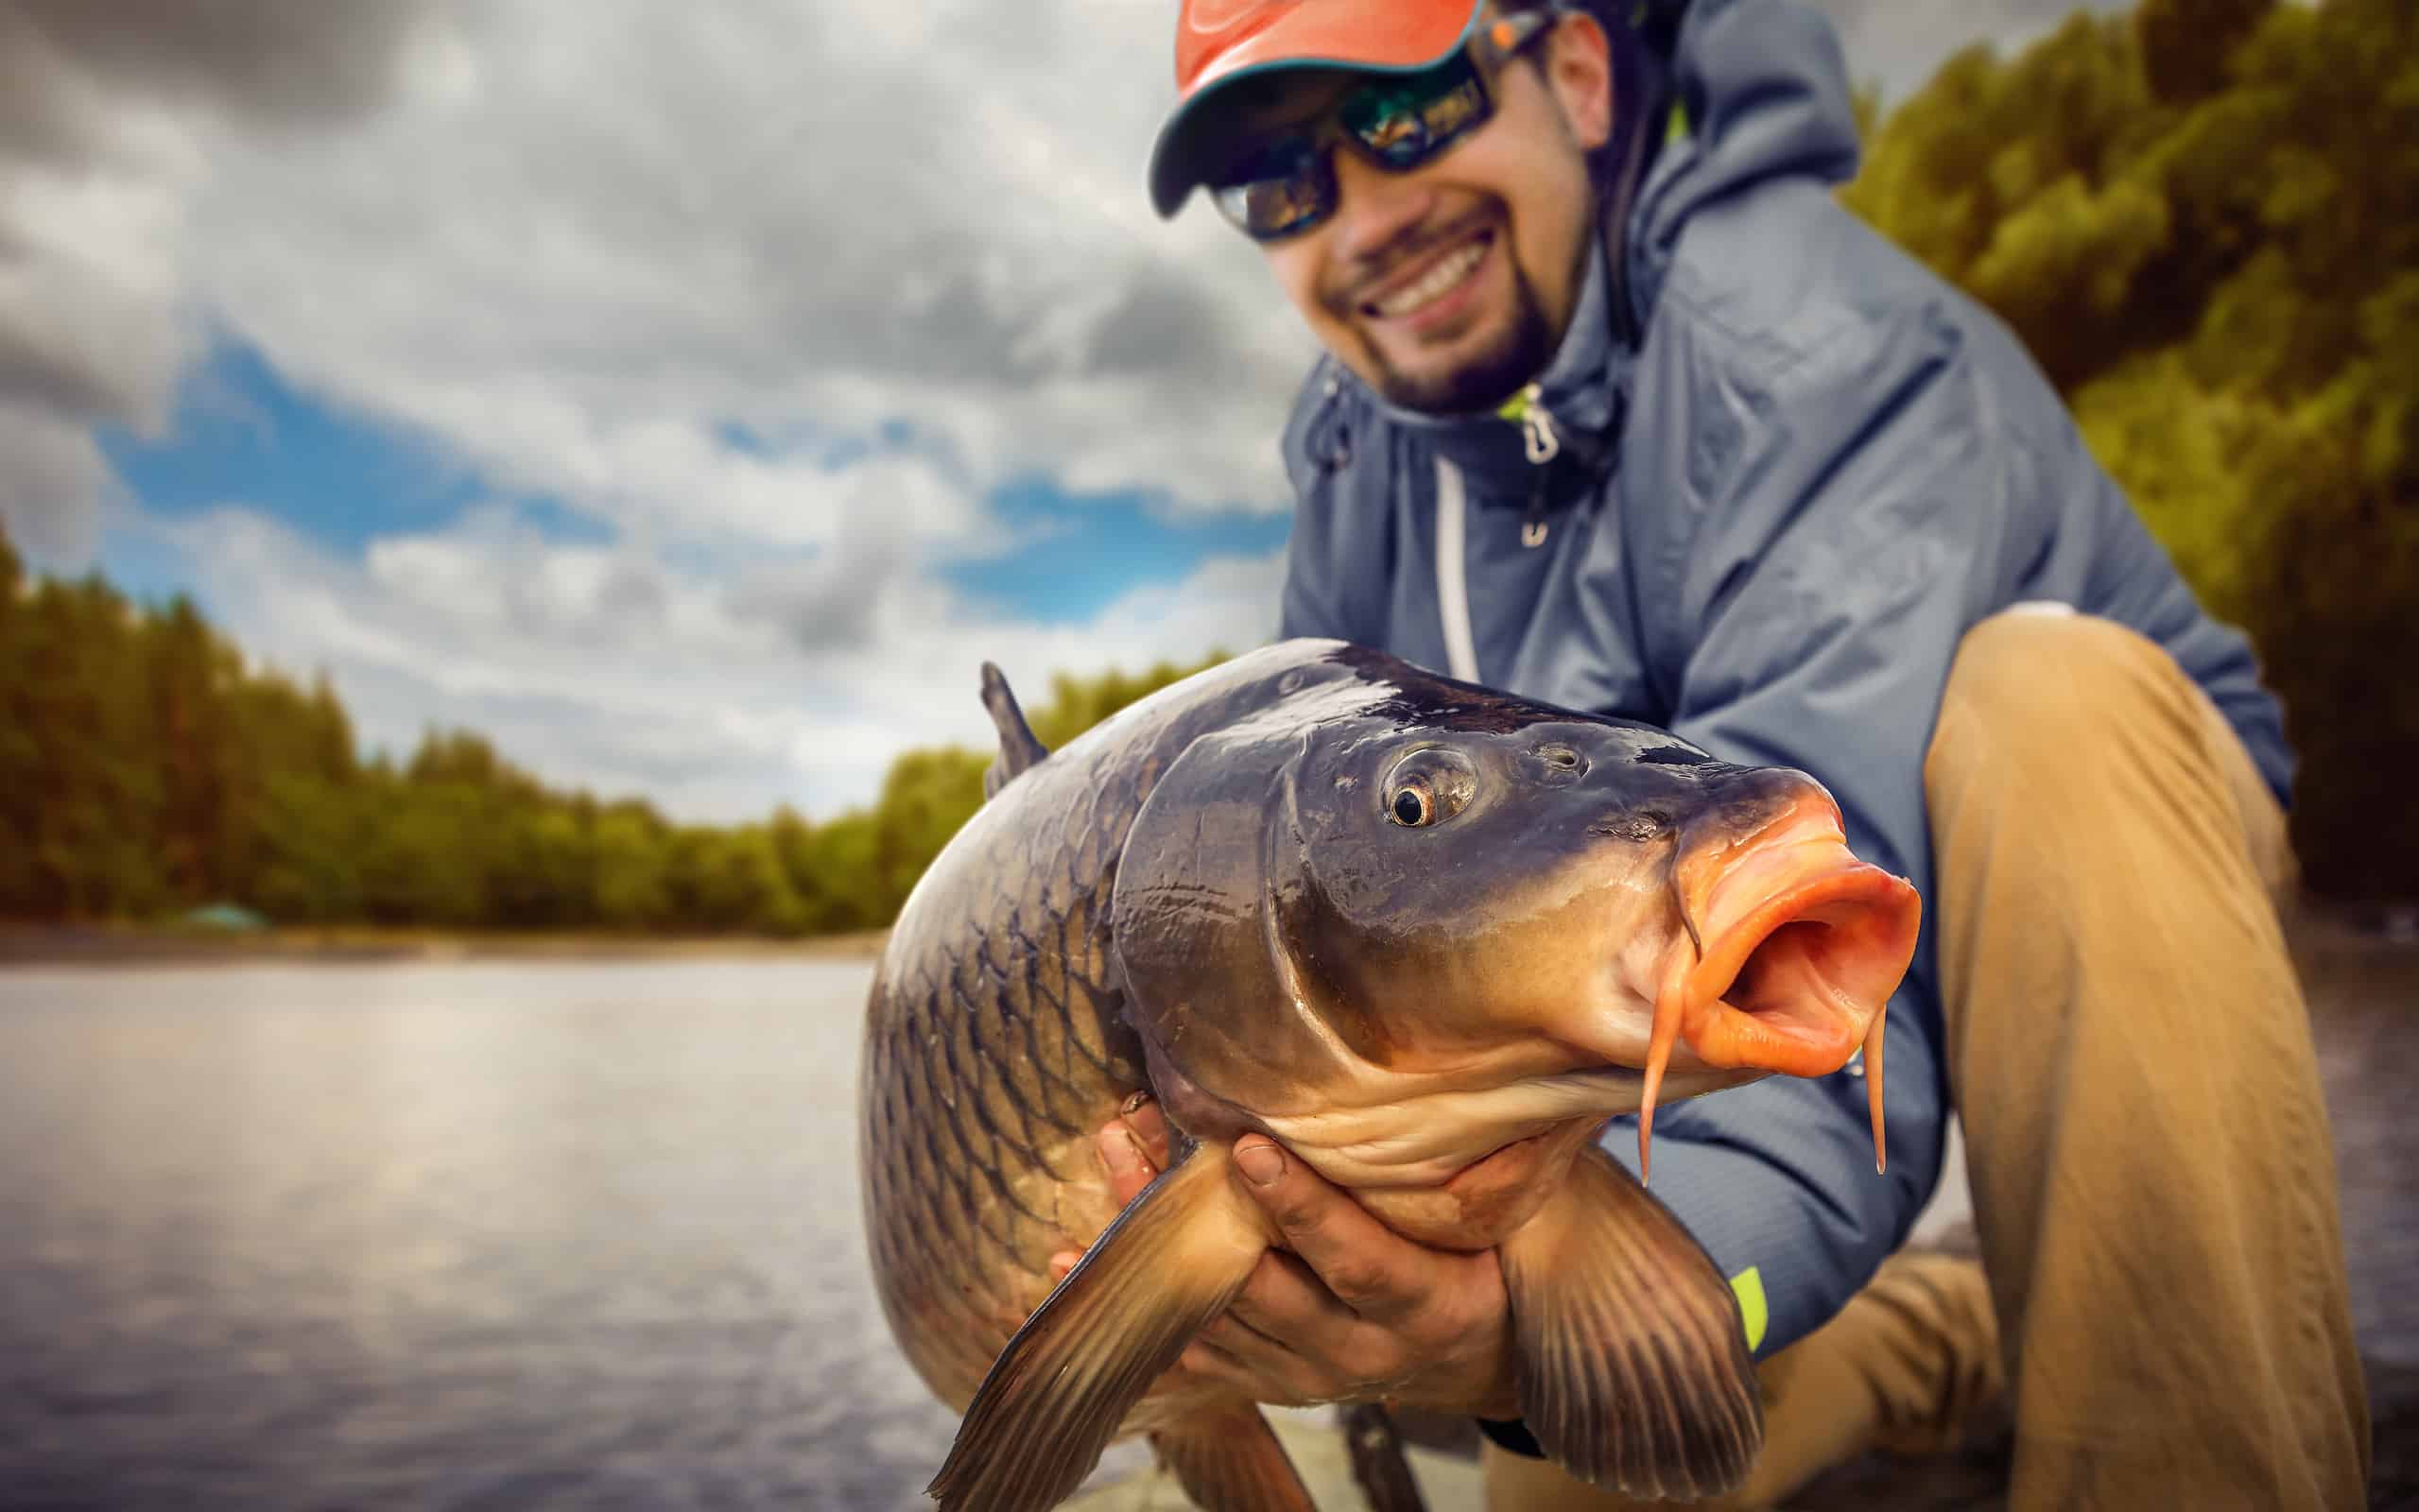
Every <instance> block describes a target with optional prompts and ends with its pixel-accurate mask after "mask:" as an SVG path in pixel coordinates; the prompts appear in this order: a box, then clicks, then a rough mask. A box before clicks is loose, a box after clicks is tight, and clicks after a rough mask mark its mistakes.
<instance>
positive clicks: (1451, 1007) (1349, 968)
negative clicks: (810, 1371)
mask: <svg viewBox="0 0 2419 1512" xmlns="http://www.w3.org/2000/svg"><path fill="white" fill-rule="evenodd" d="M1390 687H1391V696H1387V697H1383V698H1374V699H1370V700H1368V701H1366V702H1365V703H1363V704H1362V705H1360V706H1358V707H1350V708H1338V707H1334V706H1333V705H1332V703H1331V704H1330V706H1329V707H1326V708H1323V709H1317V710H1310V711H1305V717H1302V718H1299V719H1295V720H1290V721H1288V720H1287V719H1283V718H1268V719H1263V720H1261V721H1259V722H1258V723H1257V724H1256V726H1254V727H1247V728H1245V729H1240V730H1235V731H1231V732H1226V733H1224V734H1222V735H1221V736H1219V737H1217V738H1215V739H1214V740H1212V741H1210V742H1208V743H1206V744H1204V743H1196V745H1195V747H1193V748H1192V749H1189V750H1187V751H1186V753H1185V754H1184V756H1183V757H1181V758H1180V759H1179V760H1178V761H1177V762H1176V763H1175V764H1174V765H1172V766H1171V767H1170V769H1169V770H1168V772H1167V773H1166V775H1165V776H1164V778H1163V779H1162V781H1161V782H1160V784H1159V786H1158V788H1157V789H1156V790H1155V791H1154V793H1153V795H1152V798H1151V799H1150V800H1149V803H1147V804H1146V805H1145V808H1144V811H1143V813H1142V815H1141V816H1139V817H1138V818H1137V820H1136V824H1135V828H1134V832H1133V834H1132V837H1130V839H1129V841H1128V845H1127V850H1126V854H1125V857H1124V859H1123V861H1122V863H1121V867H1120V874H1119V881H1118V884H1117V889H1118V890H1117V898H1116V921H1117V931H1116V932H1117V938H1118V950H1119V954H1120V957H1121V960H1122V963H1123V965H1124V968H1125V971H1126V975H1127V981H1128V988H1129V994H1130V1000H1131V1001H1130V1004H1129V1008H1128V1013H1129V1017H1130V1019H1132V1021H1133V1022H1134V1023H1135V1026H1136V1028H1137V1029H1138V1030H1139V1031H1140V1033H1141V1036H1142V1038H1143V1040H1144V1042H1145V1045H1146V1048H1147V1050H1148V1051H1149V1055H1150V1057H1151V1062H1152V1069H1153V1076H1154V1082H1155V1084H1156V1085H1158V1086H1159V1088H1160V1091H1161V1094H1162V1096H1163V1098H1164V1099H1165V1100H1166V1103H1167V1105H1168V1111H1169V1114H1170V1116H1171V1117H1173V1118H1175V1119H1176V1120H1177V1121H1178V1122H1179V1123H1180V1125H1185V1126H1187V1127H1188V1128H1192V1129H1193V1131H1194V1132H1196V1133H1197V1134H1202V1135H1204V1136H1216V1135H1225V1136H1226V1137H1234V1136H1235V1135H1238V1134H1239V1133H1240V1132H1242V1131H1243V1130H1245V1129H1250V1128H1256V1129H1259V1130H1261V1131H1263V1132H1267V1133H1269V1134H1270V1135H1272V1136H1273V1137H1275V1138H1277V1139H1279V1140H1280V1141H1281V1142H1283V1143H1286V1144H1287V1145H1288V1147H1290V1148H1293V1149H1294V1150H1296V1151H1297V1152H1298V1153H1300V1154H1301V1155H1302V1156H1303V1157H1304V1158H1305V1160H1309V1161H1310V1162H1311V1163H1312V1164H1313V1166H1314V1167H1316V1168H1318V1169H1319V1170H1320V1171H1321V1172H1322V1174H1323V1175H1325V1176H1327V1177H1329V1178H1330V1179H1331V1180H1336V1181H1338V1182H1339V1184H1342V1185H1345V1186H1347V1187H1349V1188H1352V1189H1353V1190H1355V1191H1356V1193H1357V1194H1360V1195H1361V1196H1362V1198H1363V1200H1364V1201H1365V1202H1369V1203H1371V1205H1372V1206H1373V1207H1374V1209H1376V1210H1377V1211H1379V1212H1380V1213H1381V1215H1382V1216H1386V1217H1388V1218H1389V1221H1390V1222H1394V1223H1395V1224H1396V1227H1398V1228H1403V1229H1406V1231H1411V1232H1415V1233H1417V1234H1420V1235H1421V1236H1423V1237H1428V1238H1430V1239H1432V1240H1436V1241H1438V1242H1448V1241H1452V1240H1456V1239H1458V1240H1460V1241H1461V1242H1465V1243H1469V1244H1472V1245H1477V1244H1484V1243H1492V1242H1494V1241H1495V1238H1499V1237H1500V1232H1499V1231H1500V1230H1501V1229H1503V1228H1504V1227H1505V1226H1506V1225H1508V1224H1512V1223H1516V1222H1517V1221H1518V1219H1519V1217H1520V1216H1521V1212H1520V1209H1521V1207H1522V1205H1523V1202H1524V1201H1525V1200H1526V1199H1525V1198H1524V1197H1523V1194H1524V1193H1527V1192H1529V1190H1531V1189H1532V1188H1534V1187H1536V1186H1537V1185H1538V1184H1539V1182H1540V1180H1541V1179H1542V1180H1546V1181H1550V1179H1551V1177H1552V1176H1553V1174H1554V1169H1555V1168H1556V1167H1558V1166H1560V1165H1561V1164H1563V1163H1565V1162H1566V1161H1567V1160H1569V1159H1570V1158H1571V1157H1572V1156H1574V1155H1575V1154H1576V1153H1577V1151H1578V1150H1579V1149H1580V1148H1581V1147H1582V1146H1583V1145H1584V1143H1586V1136H1587V1135H1589V1134H1592V1132H1593V1131H1594V1130H1595V1129H1596V1128H1598V1126H1600V1125H1601V1124H1602V1122H1603V1120H1605V1119H1606V1118H1608V1117H1610V1116H1613V1115H1615V1114H1617V1113H1624V1112H1632V1111H1640V1112H1642V1113H1644V1112H1650V1109H1651V1107H1652V1106H1653V1103H1654V1100H1655V1099H1656V1098H1658V1097H1660V1098H1662V1099H1663V1100H1666V1101H1668V1100H1670V1099H1672V1098H1676V1097H1685V1096H1690V1095H1695V1094H1697V1093H1701V1092H1706V1091H1715V1090H1718V1089H1720V1088H1723V1087H1729V1086H1736V1085H1738V1084H1740V1083H1743V1082H1746V1081H1751V1080H1754V1079H1755V1078H1757V1077H1759V1076H1763V1075H1767V1074H1774V1073H1780V1074H1795V1075H1807V1076H1815V1075H1823V1074H1829V1073H1831V1072H1834V1071H1837V1070H1839V1069H1840V1067H1841V1066H1842V1065H1843V1064H1845V1063H1846V1062H1847V1061H1848V1060H1849V1059H1850V1058H1851V1057H1853V1056H1854V1055H1855V1054H1856V1053H1857V1050H1858V1048H1859V1047H1860V1046H1861V1045H1864V1044H1865V1043H1866V1042H1867V1041H1868V1040H1871V1039H1872V1038H1873V1036H1874V1034H1875V1027H1876V1025H1877V1024H1878V1022H1880V1015H1881V1014H1882V1012H1883V1010H1884V1008H1885V1006H1886V1005H1887V1003H1888V1000H1889V998H1890V995H1891V994H1892V991H1894V990H1895V988H1896V987H1897V985H1898V982H1899V980H1900V978H1901V977H1902V976H1903V974H1904V973H1905V971H1906V968H1907V965H1908V963H1909V958H1910V957H1911V955H1912V953H1913V949H1914V939H1915V930H1916V919H1917V906H1918V905H1917V902H1916V896H1915V892H1914V889H1913V888H1912V887H1911V886H1909V885H1908V884H1907V883H1906V882H1905V881H1903V880H1902V879H1899V878H1897V877H1894V876H1892V875H1891V874H1890V873H1888V872H1886V871H1884V870H1882V869H1881V868H1877V867H1874V866H1871V865H1869V864H1867V863H1865V862H1863V861H1861V860H1859V859H1858V858H1857V856H1855V855H1854V854H1853V853H1852V852H1851V851H1850V850H1849V848H1848V845H1847V842H1846V838H1845V835H1844V833H1843V827H1842V823H1841V818H1840V810H1839V806H1838V805H1837V803H1835V802H1834V801H1833V799H1831V796H1830V795H1829V794H1828V793H1827V792H1825V791H1824V790H1823V787H1822V785H1821V784H1820V783H1819V782H1815V781H1814V779H1812V778H1811V777H1808V776H1806V774H1804V773H1802V772H1797V771H1793V770H1789V769H1786V768H1776V767H1745V766H1738V765H1731V764H1728V763H1724V762H1720V761H1718V760H1716V759H1715V758H1714V757H1712V756H1711V755H1710V754H1708V753H1706V752H1705V751H1702V750H1701V749H1699V748H1697V747H1694V746H1691V745H1688V744H1687V743H1686V742H1685V741H1681V740H1679V739H1678V738H1676V737H1674V736H1672V735H1671V734H1669V733H1668V732H1667V731H1664V730H1657V729H1655V728H1653V727H1650V726H1645V725H1638V724H1633V723H1628V722H1622V721H1614V720H1608V719H1600V718H1594V717H1590V716H1585V715H1581V714H1575V713H1570V712H1569V711H1565V710H1559V709H1554V708H1551V707H1550V706H1546V705H1539V704H1531V703H1527V702H1524V701H1522V700H1517V699H1512V698H1509V697H1506V696H1501V695H1496V694H1491V693H1486V692H1485V691H1484V690H1477V689H1472V688H1468V687H1466V686H1465V685H1461V684H1453V683H1445V682H1443V681H1442V679H1415V678H1412V677H1410V676H1408V675H1398V676H1397V677H1396V678H1395V679H1393V680H1392V682H1391V684H1390ZM1188 767H1190V768H1191V769H1190V770H1188V769H1187V768H1188Z"/></svg>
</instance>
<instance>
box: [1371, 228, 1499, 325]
mask: <svg viewBox="0 0 2419 1512" xmlns="http://www.w3.org/2000/svg"><path fill="white" fill-rule="evenodd" d="M1486 255H1487V244H1486V243H1484V242H1472V243H1471V244H1470V245H1469V246H1467V247H1464V248H1463V249H1461V250H1460V251H1458V252H1456V253H1454V254H1453V255H1452V256H1450V257H1448V258H1446V259H1445V260H1444V261H1443V262H1442V263H1439V264H1437V265H1436V266H1434V267H1432V268H1429V269H1428V270H1427V273H1426V274H1425V276H1424V277H1423V278H1421V280H1420V281H1419V282H1418V283H1414V284H1412V285H1410V286H1409V287H1408V288H1402V289H1397V290H1395V291H1394V292H1393V293H1391V294H1389V295H1388V296H1386V298H1384V299H1382V300H1380V301H1377V313H1378V314H1380V315H1383V316H1389V317H1391V316H1398V315H1408V314H1410V313H1411V312H1412V311H1413V310H1416V309H1418V308H1420V307H1421V306H1422V305H1424V304H1427V303H1430V302H1432V301H1435V300H1437V299H1440V298H1442V297H1443V296H1444V295H1445V294H1447V293H1450V292H1451V291H1452V289H1453V286H1454V285H1455V284H1457V283H1460V282H1461V281H1462V280H1463V279H1465V278H1468V277H1469V276H1470V274H1471V273H1472V271H1474V270H1475V269H1476V268H1477V266H1478V264H1479V261H1480V260H1481V259H1483V258H1484V257H1485V256H1486Z"/></svg>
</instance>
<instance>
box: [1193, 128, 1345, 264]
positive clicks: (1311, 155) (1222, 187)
mask: <svg viewBox="0 0 2419 1512" xmlns="http://www.w3.org/2000/svg"><path fill="white" fill-rule="evenodd" d="M1320 168H1321V160H1320V156H1319V153H1318V152H1317V150H1316V149H1315V148H1313V147H1312V146H1310V144H1309V142H1308V141H1307V140H1306V139H1289V140H1287V141H1283V142H1279V143H1274V144H1271V145H1270V146H1266V147H1263V148H1262V149H1261V150H1259V151H1257V152H1254V153H1253V154H1252V155H1251V156H1250V157H1248V158H1246V159H1244V160H1243V161H1242V162H1241V163H1237V164H1236V165H1235V167H1233V168H1231V169H1229V170H1228V171H1227V172H1225V173H1223V174H1220V175H1219V176H1218V182H1217V183H1215V184H1213V185H1212V186H1211V188H1210V195H1211V198H1214V199H1216V200H1217V201H1218V210H1219V212H1220V213H1221V214H1223V215H1225V216H1226V218H1227V219H1228V220H1231V221H1233V222H1234V223H1235V226H1236V227H1238V228H1239V229H1241V230H1242V231H1243V232H1245V233H1246V234H1248V235H1251V236H1254V237H1257V238H1259V239H1261V240H1263V241H1267V240H1270V239H1272V238H1274V237H1278V236H1284V235H1287V234H1290V233H1291V232H1296V231H1301V230H1304V229H1305V228H1306V227H1308V226H1309V225H1311V224H1312V223H1313V222H1315V221H1316V220H1318V219H1319V217H1321V216H1322V215H1325V214H1326V213H1327V208H1328V200H1329V199H1330V198H1332V195H1331V191H1330V186H1329V183H1328V180H1327V176H1326V175H1325V174H1324V173H1322V172H1321V171H1320Z"/></svg>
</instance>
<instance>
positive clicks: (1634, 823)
mask: <svg viewBox="0 0 2419 1512" xmlns="http://www.w3.org/2000/svg"><path fill="white" fill-rule="evenodd" d="M1588 829H1589V832H1590V833H1595V834H1602V835H1609V836H1611V837H1612V838H1614V839H1616V840H1633V841H1636V842H1638V843H1639V844H1641V845H1643V844H1645V843H1646V842H1647V841H1650V840H1660V839H1662V838H1663V837H1664V836H1665V835H1667V834H1669V833H1671V819H1670V816H1667V815H1666V814H1663V813H1662V812H1660V811H1658V810H1655V809H1646V810H1643V811H1641V812H1639V813H1636V814H1616V815H1614V816H1612V817H1610V818H1605V819H1598V820H1597V821H1596V822H1595V823H1594V824H1592V825H1589V826H1588Z"/></svg>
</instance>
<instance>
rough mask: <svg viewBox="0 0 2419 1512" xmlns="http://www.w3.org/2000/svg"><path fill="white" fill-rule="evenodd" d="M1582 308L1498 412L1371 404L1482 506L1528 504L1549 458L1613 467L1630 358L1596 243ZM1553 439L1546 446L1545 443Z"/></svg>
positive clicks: (1373, 397)
mask: <svg viewBox="0 0 2419 1512" xmlns="http://www.w3.org/2000/svg"><path fill="white" fill-rule="evenodd" d="M1586 262H1587V270H1586V274H1585V276H1584V278H1583V279H1582V280H1581V285H1580V297H1579V303H1578V304H1577V305H1576V306H1574V307H1573V309H1572V311H1571V320H1570V325H1569V327H1568V328H1567V329H1566V330H1564V333H1563V340H1562V345H1561V346H1560V347H1559V348H1557V349H1556V351H1555V352H1554V358H1553V361H1552V362H1550V363H1548V364H1547V365H1546V371H1545V373H1544V375H1543V376H1541V377H1540V378H1539V379H1538V380H1537V382H1536V383H1535V384H1534V385H1532V386H1531V388H1530V389H1529V391H1527V393H1526V403H1525V404H1524V403H1523V400H1522V399H1521V398H1517V397H1516V398H1515V399H1514V400H1513V401H1512V404H1509V405H1507V406H1506V407H1505V409H1504V410H1503V411H1500V412H1497V411H1481V412H1478V413H1475V414H1462V415H1430V414H1423V413H1421V412H1419V411H1416V410H1408V409H1404V408H1402V407H1400V406H1399V405H1396V404H1390V403H1388V402H1387V401H1385V400H1384V399H1381V398H1379V397H1378V396H1377V395H1375V394H1374V393H1369V391H1368V390H1367V389H1366V388H1364V390H1363V392H1364V393H1369V402H1370V403H1371V404H1373V405H1374V406H1375V408H1376V409H1377V411H1378V413H1379V414H1380V415H1382V416H1384V417H1385V419H1386V420H1387V421H1389V422H1390V423H1391V424H1394V425H1398V426H1401V427H1402V428H1403V429H1404V430H1406V431H1408V432H1410V433H1411V434H1412V435H1414V436H1416V437H1417V438H1419V439H1420V441H1421V442H1422V443H1423V444H1425V446H1426V447H1428V448H1429V449H1430V450H1432V451H1433V452H1434V453H1435V454H1436V455H1440V456H1442V457H1443V458H1444V459H1445V460H1447V461H1449V462H1451V463H1452V464H1453V465H1454V466H1456V467H1457V468H1459V469H1460V470H1461V472H1462V474H1463V476H1464V477H1465V478H1466V479H1467V480H1468V481H1469V483H1470V484H1471V495H1472V497H1473V498H1474V499H1477V500H1479V501H1481V502H1488V503H1495V502H1502V503H1511V504H1525V503H1527V502H1528V501H1529V497H1530V495H1531V494H1532V493H1533V492H1534V490H1536V488H1537V486H1538V485H1539V483H1540V481H1541V476H1540V471H1539V463H1538V462H1537V461H1536V460H1534V458H1536V457H1537V456H1539V455H1541V454H1543V453H1547V452H1550V453H1551V454H1553V456H1552V457H1551V458H1550V460H1560V459H1561V458H1562V457H1563V456H1564V455H1567V456H1568V457H1569V458H1570V459H1571V460H1573V461H1577V462H1580V463H1581V464H1584V465H1590V466H1591V468H1594V467H1600V466H1601V465H1603V464H1604V463H1607V462H1609V461H1610V457H1611V449H1612V447H1613V444H1614V441H1615V439H1616V435H1617V431H1618V426H1619V421H1620V417H1621V412H1622V408H1623V406H1624V404H1625V401H1626V395H1627V392H1628V388H1629V378H1630V368H1631V364H1632V360H1633V356H1634V353H1633V352H1631V351H1630V350H1629V349H1628V348H1627V347H1626V346H1625V345H1623V344H1622V343H1621V342H1619V341H1617V340H1616V338H1615V336H1614V334H1613V328H1612V321H1611V314H1610V308H1609V306H1610V301H1611V292H1610V289H1609V287H1608V284H1609V283H1610V282H1611V281H1610V280H1609V279H1608V278H1607V277H1606V276H1605V270H1604V257H1603V251H1602V241H1601V238H1600V237H1599V238H1598V239H1597V240H1596V241H1595V242H1594V243H1592V244H1591V246H1590V247H1589V249H1588V255H1587V260H1586ZM1547 434H1550V436H1551V438H1552V439H1551V442H1550V444H1548V443H1546V441H1545V437H1546V435H1547Z"/></svg>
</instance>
